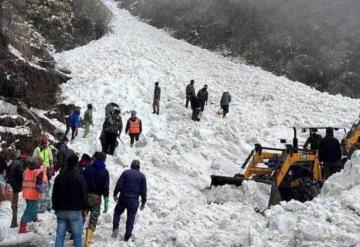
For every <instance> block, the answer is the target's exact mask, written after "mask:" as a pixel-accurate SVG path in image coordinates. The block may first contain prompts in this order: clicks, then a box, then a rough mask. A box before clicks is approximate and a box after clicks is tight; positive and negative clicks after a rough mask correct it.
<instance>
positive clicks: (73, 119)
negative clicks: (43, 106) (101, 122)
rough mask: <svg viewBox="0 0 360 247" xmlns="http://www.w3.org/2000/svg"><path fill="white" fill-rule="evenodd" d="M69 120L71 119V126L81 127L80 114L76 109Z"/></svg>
mask: <svg viewBox="0 0 360 247" xmlns="http://www.w3.org/2000/svg"><path fill="white" fill-rule="evenodd" d="M69 120H70V126H71V127H73V128H79V127H80V126H81V123H80V115H79V114H78V113H76V111H75V112H73V113H71V115H70V116H69Z"/></svg>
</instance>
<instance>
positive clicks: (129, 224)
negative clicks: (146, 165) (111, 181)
mask: <svg viewBox="0 0 360 247" xmlns="http://www.w3.org/2000/svg"><path fill="white" fill-rule="evenodd" d="M119 193H120V197H118V194H119ZM139 196H141V206H140V210H143V209H144V207H145V203H146V196H147V187H146V177H145V175H144V174H143V173H142V172H140V161H138V160H133V162H132V163H131V169H128V170H126V171H124V172H123V173H122V174H121V176H120V178H119V180H118V181H117V183H116V186H115V190H114V200H115V202H117V204H116V207H115V210H114V218H113V233H112V235H111V236H112V237H113V238H116V237H117V235H118V232H119V223H120V216H121V214H122V213H123V212H124V211H125V209H126V210H127V219H126V232H125V236H124V240H125V241H128V240H129V239H130V237H131V236H132V230H133V228H134V222H135V216H136V213H137V210H138V208H139Z"/></svg>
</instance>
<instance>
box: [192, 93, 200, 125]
mask: <svg viewBox="0 0 360 247" xmlns="http://www.w3.org/2000/svg"><path fill="white" fill-rule="evenodd" d="M190 100H191V101H190V103H191V109H192V117H191V119H192V120H193V121H200V118H199V114H200V102H199V99H198V98H197V97H196V96H192V97H191V99H190Z"/></svg>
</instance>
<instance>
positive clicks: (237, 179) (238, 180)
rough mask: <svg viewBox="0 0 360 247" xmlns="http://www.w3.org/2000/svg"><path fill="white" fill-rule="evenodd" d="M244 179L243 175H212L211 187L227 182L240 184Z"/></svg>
mask: <svg viewBox="0 0 360 247" xmlns="http://www.w3.org/2000/svg"><path fill="white" fill-rule="evenodd" d="M243 181H244V178H243V177H241V176H234V177H224V176H215V175H211V184H210V188H211V186H222V185H226V184H229V185H236V186H240V185H241V184H242V182H243Z"/></svg>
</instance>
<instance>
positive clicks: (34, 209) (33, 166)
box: [19, 156, 45, 233]
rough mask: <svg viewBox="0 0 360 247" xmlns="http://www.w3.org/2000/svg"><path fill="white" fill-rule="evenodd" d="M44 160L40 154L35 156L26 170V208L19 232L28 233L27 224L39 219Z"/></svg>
mask: <svg viewBox="0 0 360 247" xmlns="http://www.w3.org/2000/svg"><path fill="white" fill-rule="evenodd" d="M42 163H43V160H42V158H41V157H40V156H38V157H35V158H34V159H33V161H32V162H30V164H29V167H28V168H27V169H26V170H25V171H24V177H23V184H22V190H23V197H24V199H25V201H26V208H25V211H24V214H23V216H22V217H21V221H20V227H19V233H27V232H28V231H27V230H26V225H27V223H29V222H32V221H39V219H38V201H39V200H40V199H41V193H43V191H44V189H43V184H44V176H45V175H44V171H43V169H41V164H42Z"/></svg>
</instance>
